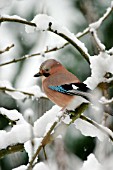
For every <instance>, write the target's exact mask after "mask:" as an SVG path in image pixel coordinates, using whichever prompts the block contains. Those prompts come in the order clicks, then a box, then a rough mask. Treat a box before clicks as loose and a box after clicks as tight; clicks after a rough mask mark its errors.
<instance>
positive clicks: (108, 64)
mask: <svg viewBox="0 0 113 170" xmlns="http://www.w3.org/2000/svg"><path fill="white" fill-rule="evenodd" d="M112 61H113V56H111V55H109V54H107V53H106V52H100V54H99V55H95V56H92V57H90V63H91V64H90V68H91V77H88V78H87V79H86V80H85V82H84V83H85V84H87V86H88V87H89V88H90V89H92V90H93V89H95V88H96V87H97V86H98V84H99V83H101V82H106V81H108V80H109V79H107V78H105V77H104V76H105V74H106V73H108V72H110V73H112V74H113V62H112ZM111 80H112V79H111Z"/></svg>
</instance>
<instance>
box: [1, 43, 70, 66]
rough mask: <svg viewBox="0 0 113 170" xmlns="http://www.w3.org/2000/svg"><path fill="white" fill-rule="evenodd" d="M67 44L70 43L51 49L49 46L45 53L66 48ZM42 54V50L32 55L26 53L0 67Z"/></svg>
mask: <svg viewBox="0 0 113 170" xmlns="http://www.w3.org/2000/svg"><path fill="white" fill-rule="evenodd" d="M67 44H68V43H65V44H64V45H62V46H61V47H59V48H58V47H54V48H51V49H49V50H48V48H47V50H45V51H44V53H49V52H53V51H57V50H60V49H62V48H64V47H65V46H66V45H67ZM41 54H42V52H39V53H35V54H31V55H25V56H23V57H21V58H18V59H15V58H14V59H13V60H11V61H8V62H5V63H2V64H0V67H2V66H5V65H8V64H13V63H17V62H19V61H22V60H25V59H28V58H31V57H35V56H39V55H41Z"/></svg>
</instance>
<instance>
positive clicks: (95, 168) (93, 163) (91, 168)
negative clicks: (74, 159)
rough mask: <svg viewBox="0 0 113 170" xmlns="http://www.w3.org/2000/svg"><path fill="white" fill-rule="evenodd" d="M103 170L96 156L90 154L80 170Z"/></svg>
mask: <svg viewBox="0 0 113 170" xmlns="http://www.w3.org/2000/svg"><path fill="white" fill-rule="evenodd" d="M101 168H103V167H102V166H101V164H100V163H99V162H98V160H97V159H96V157H95V155H94V154H90V155H89V156H88V158H87V160H86V161H84V163H83V167H82V168H81V169H80V170H101Z"/></svg>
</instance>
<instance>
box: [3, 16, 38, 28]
mask: <svg viewBox="0 0 113 170" xmlns="http://www.w3.org/2000/svg"><path fill="white" fill-rule="evenodd" d="M2 22H17V23H21V24H25V25H30V26H33V27H36V24H35V23H32V22H29V21H26V20H24V19H18V18H11V17H10V18H9V17H0V23H2Z"/></svg>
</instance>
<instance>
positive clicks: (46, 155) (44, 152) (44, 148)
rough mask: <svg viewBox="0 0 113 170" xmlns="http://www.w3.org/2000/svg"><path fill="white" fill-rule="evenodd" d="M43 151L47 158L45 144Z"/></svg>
mask: <svg viewBox="0 0 113 170" xmlns="http://www.w3.org/2000/svg"><path fill="white" fill-rule="evenodd" d="M43 153H44V157H45V160H47V154H46V150H45V146H43Z"/></svg>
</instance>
